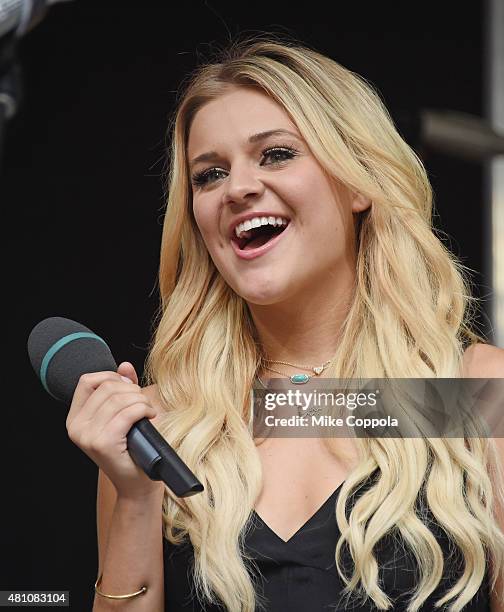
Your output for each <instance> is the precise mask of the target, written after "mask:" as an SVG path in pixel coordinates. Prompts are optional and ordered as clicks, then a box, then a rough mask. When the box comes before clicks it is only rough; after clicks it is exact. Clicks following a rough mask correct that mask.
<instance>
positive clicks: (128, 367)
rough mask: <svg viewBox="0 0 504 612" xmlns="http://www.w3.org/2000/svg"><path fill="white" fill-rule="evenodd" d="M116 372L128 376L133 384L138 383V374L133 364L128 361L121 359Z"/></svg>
mask: <svg viewBox="0 0 504 612" xmlns="http://www.w3.org/2000/svg"><path fill="white" fill-rule="evenodd" d="M117 373H118V374H120V375H121V376H126V378H129V379H130V380H131V381H132V382H133V383H135V385H138V376H137V373H136V371H135V366H134V365H133V364H132V363H130V362H129V361H123V362H122V363H121V364H120V365H119V367H118V368H117Z"/></svg>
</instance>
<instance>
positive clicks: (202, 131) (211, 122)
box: [187, 87, 299, 157]
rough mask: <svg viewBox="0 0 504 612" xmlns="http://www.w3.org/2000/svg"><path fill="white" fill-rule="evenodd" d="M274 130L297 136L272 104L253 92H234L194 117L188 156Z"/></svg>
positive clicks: (282, 111) (265, 97) (293, 128)
mask: <svg viewBox="0 0 504 612" xmlns="http://www.w3.org/2000/svg"><path fill="white" fill-rule="evenodd" d="M278 128H283V129H287V130H290V131H292V132H295V133H299V131H298V130H297V129H296V126H295V124H294V123H293V122H292V120H291V119H290V117H289V115H288V114H287V113H286V112H285V110H284V109H283V108H282V106H280V105H279V104H278V103H277V102H275V100H273V99H272V98H270V97H269V96H267V95H266V94H264V93H262V92H261V91H258V90H257V89H253V88H246V87H240V88H235V89H232V90H231V91H229V92H227V93H225V94H223V95H222V96H220V97H218V98H216V99H215V100H212V101H211V102H208V103H207V104H205V106H203V107H202V108H200V109H199V111H198V112H197V113H196V115H195V116H194V119H193V122H192V124H191V128H190V131H189V139H188V143H187V149H188V156H189V157H193V156H194V155H197V154H198V153H201V152H202V150H203V149H206V148H208V147H216V146H219V145H220V144H222V145H224V146H225V145H226V144H229V145H231V144H232V143H235V142H240V143H241V142H243V143H245V142H246V141H247V138H248V137H249V135H250V134H255V133H258V132H264V131H267V130H272V129H278Z"/></svg>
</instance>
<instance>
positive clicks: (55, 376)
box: [28, 317, 117, 403]
mask: <svg viewBox="0 0 504 612" xmlns="http://www.w3.org/2000/svg"><path fill="white" fill-rule="evenodd" d="M28 354H29V357H30V361H31V364H32V366H33V369H34V370H35V373H36V374H37V376H38V377H39V378H40V381H41V382H42V385H43V387H44V389H45V390H46V391H47V392H48V393H49V394H50V395H52V396H53V397H54V398H55V399H57V400H60V401H63V402H66V403H70V402H71V400H72V397H73V394H74V391H75V387H76V386H77V383H78V382H79V378H80V377H81V376H82V374H87V373H89V372H103V371H112V372H116V371H117V364H116V362H115V360H114V357H113V355H112V353H111V351H110V349H109V347H108V345H107V343H106V342H105V341H104V340H102V338H100V337H99V336H97V335H96V334H95V333H93V332H92V331H91V330H90V329H89V328H88V327H86V326H84V325H82V324H81V323H77V322H76V321H72V320H71V319H65V318H64V317H49V318H48V319H44V320H43V321H40V323H37V325H35V327H34V328H33V329H32V331H31V333H30V336H29V338H28Z"/></svg>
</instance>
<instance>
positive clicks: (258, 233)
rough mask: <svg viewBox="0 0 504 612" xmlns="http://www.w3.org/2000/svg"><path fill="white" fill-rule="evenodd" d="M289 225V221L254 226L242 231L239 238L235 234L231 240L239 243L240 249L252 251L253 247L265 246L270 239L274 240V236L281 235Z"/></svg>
mask: <svg viewBox="0 0 504 612" xmlns="http://www.w3.org/2000/svg"><path fill="white" fill-rule="evenodd" d="M288 225H289V224H288V223H287V224H286V225H278V226H276V227H274V226H273V225H261V226H259V227H252V228H251V229H249V230H247V231H245V232H242V233H241V235H240V237H239V238H237V237H236V235H235V236H233V237H232V238H231V240H232V241H233V242H234V243H235V244H236V245H237V247H238V248H239V249H240V251H252V250H253V249H257V248H259V247H261V246H264V245H265V244H267V243H268V242H270V240H273V238H275V237H276V236H279V235H280V234H281V233H282V232H284V231H285V229H286V228H287V227H288Z"/></svg>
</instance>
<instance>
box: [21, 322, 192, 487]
mask: <svg viewBox="0 0 504 612" xmlns="http://www.w3.org/2000/svg"><path fill="white" fill-rule="evenodd" d="M28 354H29V357H30V361H31V364H32V366H33V369H34V370H35V373H36V374H37V376H38V377H39V378H40V381H41V383H42V386H43V387H44V389H45V390H46V391H47V392H48V393H49V394H50V395H51V396H52V397H53V398H54V399H56V400H59V401H62V402H65V403H66V404H70V403H71V401H72V397H73V394H74V391H75V388H76V387H77V383H78V382H79V378H80V377H81V376H82V375H83V374H87V373H90V372H103V371H109V370H110V371H114V372H116V371H117V364H116V362H115V360H114V357H113V356H112V353H111V351H110V348H109V347H108V345H107V343H106V342H105V340H103V339H102V338H100V337H99V336H97V335H96V334H94V333H93V332H92V331H91V330H90V329H88V328H87V327H85V326H84V325H81V324H80V323H77V322H76V321H72V320H71V319H65V318H64V317H49V318H48V319H44V320H43V321H40V323H37V325H35V327H34V328H33V329H32V331H31V333H30V336H29V338H28ZM127 440H128V452H129V454H130V456H131V458H132V459H133V461H134V462H135V463H136V464H137V465H138V466H139V467H140V468H141V469H142V470H143V471H144V472H145V473H146V474H147V476H148V477H149V478H150V479H151V480H162V481H163V482H164V483H165V484H166V485H167V486H168V487H169V488H170V489H171V490H172V491H173V493H174V494H175V495H177V497H189V496H191V495H194V494H196V493H201V491H203V490H204V487H203V485H202V484H201V483H200V481H199V480H198V479H197V478H196V476H195V475H194V474H193V473H192V472H191V470H190V469H189V468H188V467H187V465H186V464H185V463H184V462H183V461H182V459H181V458H180V457H179V456H178V455H177V453H176V452H175V451H174V450H173V448H172V447H171V446H170V445H169V444H168V443H167V442H166V440H165V439H164V438H163V436H162V435H161V434H160V433H159V432H158V430H157V429H156V428H155V427H154V425H152V423H151V422H150V421H149V419H147V418H145V417H144V418H142V419H140V421H138V422H137V423H136V424H135V425H133V427H132V428H131V429H130V431H129V432H128V434H127Z"/></svg>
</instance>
